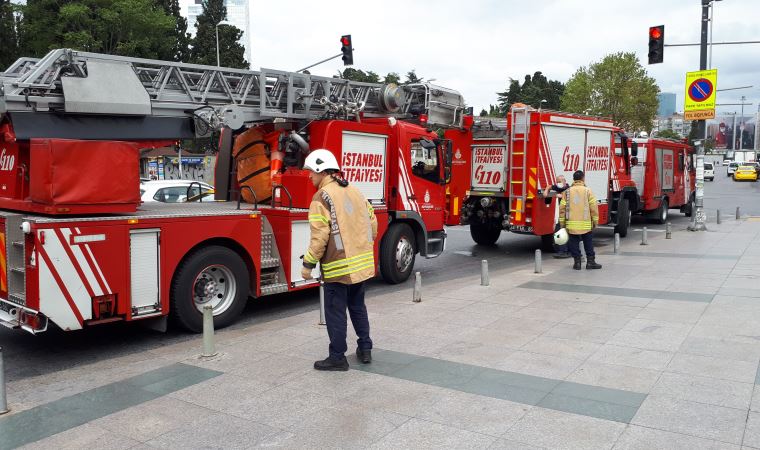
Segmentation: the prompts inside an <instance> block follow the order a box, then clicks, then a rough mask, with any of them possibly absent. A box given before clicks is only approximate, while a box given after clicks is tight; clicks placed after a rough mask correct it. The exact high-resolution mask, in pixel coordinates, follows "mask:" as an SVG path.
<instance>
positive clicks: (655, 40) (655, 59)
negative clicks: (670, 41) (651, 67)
mask: <svg viewBox="0 0 760 450" xmlns="http://www.w3.org/2000/svg"><path fill="white" fill-rule="evenodd" d="M664 50H665V25H659V26H656V27H649V64H659V63H661V62H662V56H663V51H664Z"/></svg>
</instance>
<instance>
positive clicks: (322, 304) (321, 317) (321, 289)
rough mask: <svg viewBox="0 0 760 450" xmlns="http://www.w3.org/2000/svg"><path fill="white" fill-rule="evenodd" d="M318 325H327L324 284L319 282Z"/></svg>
mask: <svg viewBox="0 0 760 450" xmlns="http://www.w3.org/2000/svg"><path fill="white" fill-rule="evenodd" d="M319 324H320V325H327V322H325V283H324V281H320V282H319Z"/></svg>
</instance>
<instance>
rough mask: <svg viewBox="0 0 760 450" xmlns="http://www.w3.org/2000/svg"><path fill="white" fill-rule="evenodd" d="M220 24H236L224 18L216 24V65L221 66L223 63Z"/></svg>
mask: <svg viewBox="0 0 760 450" xmlns="http://www.w3.org/2000/svg"><path fill="white" fill-rule="evenodd" d="M219 25H234V24H233V23H232V22H228V21H226V20H222V21H221V22H219V23H218V24H216V67H219V66H221V63H220V62H219Z"/></svg>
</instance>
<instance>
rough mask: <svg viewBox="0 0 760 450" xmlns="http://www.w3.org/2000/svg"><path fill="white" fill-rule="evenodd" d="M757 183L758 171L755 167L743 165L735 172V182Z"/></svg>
mask: <svg viewBox="0 0 760 450" xmlns="http://www.w3.org/2000/svg"><path fill="white" fill-rule="evenodd" d="M742 180H746V181H757V170H755V166H749V165H741V166H739V168H738V169H736V171H735V172H734V181H742Z"/></svg>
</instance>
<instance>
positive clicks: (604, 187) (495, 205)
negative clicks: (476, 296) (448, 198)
mask: <svg viewBox="0 0 760 450" xmlns="http://www.w3.org/2000/svg"><path fill="white" fill-rule="evenodd" d="M479 133H480V131H479V130H478V129H477V128H474V129H473V133H472V134H473V137H474V139H473V141H472V143H471V149H472V150H471V166H470V174H469V175H470V176H469V178H468V179H467V180H466V181H465V182H466V183H467V185H468V186H469V189H468V192H467V197H466V199H465V200H464V205H463V209H462V222H463V223H469V224H470V233H471V235H472V238H473V240H474V241H475V242H477V243H479V244H484V245H489V244H493V243H495V242H496V240H497V239H498V238H499V235H500V234H501V231H502V230H507V231H512V232H515V233H522V234H533V235H537V236H541V237H542V239H543V244H544V246H545V247H549V246H550V245H551V243H552V235H553V233H554V228H555V224H556V223H557V219H558V213H559V206H558V201H557V200H558V199H557V197H556V196H554V195H551V196H549V197H546V198H545V197H544V195H543V190H544V188H546V187H547V186H550V185H552V184H553V183H554V181H555V179H556V177H557V176H558V175H564V176H565V178H567V179H568V180H570V182H572V174H573V172H575V171H576V170H578V169H582V170H584V171H585V172H586V184H587V185H588V186H589V187H590V188H591V190H592V191H593V192H594V193H595V195H596V196H597V198H598V201H599V217H600V219H599V222H600V224H614V225H615V230H616V231H617V232H618V233H620V235H621V236H625V235H626V234H627V232H628V228H629V226H630V211H631V209H630V206H629V205H630V204H631V202H634V201H636V188H635V185H634V184H633V182H632V181H631V179H630V175H631V166H630V146H629V139H628V138H627V137H626V136H625V134H623V133H622V132H621V131H620V130H619V129H618V128H617V127H615V125H614V124H613V123H612V122H611V121H610V120H607V119H600V118H596V117H590V116H583V115H576V114H568V113H563V112H556V111H547V110H543V111H542V110H536V109H533V108H531V107H528V106H523V105H518V106H514V107H513V108H512V109H511V111H510V112H509V115H508V117H507V121H506V126H505V127H504V130H503V132H502V135H501V136H500V137H497V136H494V135H493V132H492V131H489V134H490V135H489V136H487V137H481V138H480V139H477V137H478V136H479ZM455 143H456V141H455ZM460 182H461V180H459V179H455V180H454V181H452V184H457V183H460Z"/></svg>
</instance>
